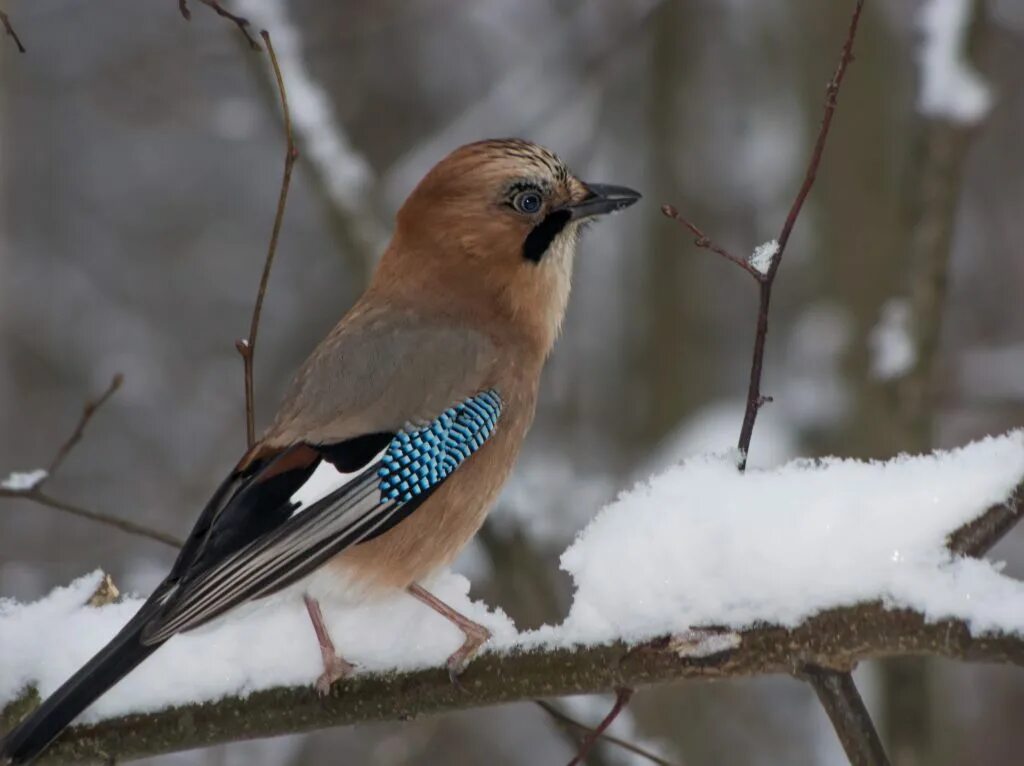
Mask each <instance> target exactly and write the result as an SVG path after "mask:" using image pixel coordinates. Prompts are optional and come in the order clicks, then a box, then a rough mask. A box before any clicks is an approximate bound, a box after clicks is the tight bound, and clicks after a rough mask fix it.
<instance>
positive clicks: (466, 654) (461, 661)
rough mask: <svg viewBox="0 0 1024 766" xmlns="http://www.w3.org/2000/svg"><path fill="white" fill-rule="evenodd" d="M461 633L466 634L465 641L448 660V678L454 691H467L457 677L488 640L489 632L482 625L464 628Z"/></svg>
mask: <svg viewBox="0 0 1024 766" xmlns="http://www.w3.org/2000/svg"><path fill="white" fill-rule="evenodd" d="M463 632H465V634H466V640H465V641H464V642H463V643H462V646H460V647H459V648H458V650H456V651H455V653H454V654H452V656H451V657H449V658H448V678H450V679H451V682H452V686H454V687H455V688H456V689H459V690H460V691H467V689H466V687H465V686H463V685H462V682H461V681H460V680H459V676H461V675H462V673H463V672H464V671H465V670H466V667H467V666H468V665H469V663H470V660H472V659H473V657H474V656H475V655H476V653H477V652H478V651H479V650H480V647H481V646H483V645H484V644H486V643H487V642H488V641H489V640H490V638H491V631H489V630H487V628H485V627H484V626H483V625H476V624H474V625H473V626H472V627H470V626H467V627H464V628H463Z"/></svg>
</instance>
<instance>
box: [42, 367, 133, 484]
mask: <svg viewBox="0 0 1024 766" xmlns="http://www.w3.org/2000/svg"><path fill="white" fill-rule="evenodd" d="M122 383H124V375H122V374H121V373H117V374H116V375H114V377H113V378H111V380H110V385H109V386H107V390H106V391H104V392H103V393H102V394H100V396H99V398H97V399H93V400H92V401H88V402H86V403H85V406H83V407H82V415H81V417H80V418H79V419H78V423H77V424H76V425H75V430H74V431H72V432H71V435H70V436H69V437H68V438H67V439H66V440H65V442H64V443H63V444H62V445H60V448H59V449H58V450H57V454H56V455H54V456H53V460H51V461H50V467H49V468H47V469H46V474H47V478H50V477H52V476H53V475H54V474H55V473H57V469H59V468H60V466H61V463H63V462H64V458H66V457H67V456H68V453H69V452H71V450H72V449H73V448H74V446H75V445H76V444H78V442H79V441H81V439H82V434H83V433H85V427H86V426H87V425H89V421H90V420H92V416H93V415H95V414H96V412H97V411H98V410H99V408H100V407H102V406H103V405H104V404H106V403H107V400H108V399H109V398H110V397H112V396H113V395H114V394H115V393H117V389H119V388H120V387H121V384H122ZM40 483H41V482H40ZM37 486H38V485H37Z"/></svg>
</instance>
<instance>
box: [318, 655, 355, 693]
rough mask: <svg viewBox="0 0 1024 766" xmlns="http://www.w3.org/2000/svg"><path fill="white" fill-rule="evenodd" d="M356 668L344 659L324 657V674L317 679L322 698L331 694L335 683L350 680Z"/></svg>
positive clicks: (335, 656)
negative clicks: (343, 679) (344, 679)
mask: <svg viewBox="0 0 1024 766" xmlns="http://www.w3.org/2000/svg"><path fill="white" fill-rule="evenodd" d="M355 669H356V666H355V665H353V664H352V663H351V662H348V661H347V660H345V659H344V658H342V657H338V656H337V655H334V656H332V657H327V656H326V655H324V672H323V673H321V674H320V675H319V677H318V678H317V679H316V684H315V686H316V692H317V694H319V695H320V696H321V697H326V696H327V695H328V694H330V693H331V686H332V685H333V684H334V682H335V681H340V680H341V679H342V678H348V677H349V676H350V675H352V673H353V671H355Z"/></svg>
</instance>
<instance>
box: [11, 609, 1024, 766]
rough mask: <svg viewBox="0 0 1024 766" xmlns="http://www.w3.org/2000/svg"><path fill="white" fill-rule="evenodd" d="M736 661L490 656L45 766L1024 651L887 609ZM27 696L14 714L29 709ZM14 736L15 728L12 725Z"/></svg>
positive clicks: (110, 728)
mask: <svg viewBox="0 0 1024 766" xmlns="http://www.w3.org/2000/svg"><path fill="white" fill-rule="evenodd" d="M739 635H740V639H741V640H740V644H739V645H738V646H737V647H736V648H735V649H733V650H731V651H728V652H724V653H722V654H719V655H715V656H711V657H703V658H699V657H680V656H679V655H678V654H677V653H676V652H675V651H673V650H672V649H671V648H670V643H671V642H670V640H669V637H664V638H663V639H661V640H659V641H654V642H651V643H648V644H645V645H643V646H641V647H628V646H626V645H624V644H621V643H616V644H611V645H608V646H591V647H582V648H576V649H557V650H536V651H528V652H513V653H511V654H506V655H499V654H495V653H485V654H483V655H482V656H480V657H478V658H477V659H476V660H474V661H473V663H472V664H471V665H470V666H469V668H468V669H467V670H466V673H465V674H464V675H463V676H462V683H463V685H464V687H465V691H462V690H459V689H456V688H455V687H453V686H452V684H451V681H450V680H449V679H448V675H447V672H446V671H445V670H443V669H439V668H438V669H431V670H421V671H415V672H406V673H392V674H379V675H361V676H357V677H355V678H352V679H349V680H346V681H343V682H339V683H337V684H335V686H334V687H333V688H332V691H331V694H330V696H328V697H320V696H319V695H318V694H317V692H316V691H315V690H314V689H313V688H312V686H304V687H293V688H277V689H270V690H266V691H261V692H255V693H253V694H251V695H249V696H247V697H245V698H244V699H242V698H238V697H229V698H226V699H223V700H221V701H219V702H214V703H205V704H195V705H187V706H183V707H178V708H172V709H169V710H164V711H161V712H159V713H152V714H147V715H129V716H124V717H121V718H116V719H111V720H108V721H103V722H100V723H97V724H93V725H88V726H76V727H74V728H72V729H69V730H67V731H66V732H65V733H64V734H63V735H61V737H60V738H59V739H58V740H57V741H56V742H55V743H54V745H53V747H52V748H51V750H49V751H48V752H47V753H46V754H45V755H44V756H43V758H42V759H41V762H45V763H69V762H75V763H81V762H92V761H100V760H104V761H105V760H106V759H108V758H109V757H111V756H116V757H117V758H118V760H127V759H131V758H140V757H144V756H150V755H156V754H159V753H167V752H174V751H178V750H186V749H191V748H196V747H206V746H209V745H214V744H218V743H222V742H229V741H234V740H241V739H252V738H257V737H269V736H276V735H281V734H288V733H296V732H303V731H312V730H315V729H320V728H325V727H329V726H340V725H347V724H353V723H359V722H364V721H378V720H400V719H406V718H410V717H413V716H419V715H424V714H435V713H443V712H447V711H453V710H462V709H467V708H474V707H481V706H484V705H493V704H498V703H508V702H516V701H524V700H528V699H532V698H534V697H552V696H562V695H567V694H597V693H605V692H610V691H613V690H615V689H618V688H621V687H622V686H623V685H627V686H629V687H639V686H645V685H650V684H662V683H667V682H672V681H679V680H684V679H720V678H742V677H750V676H756V675H764V674H769V673H792V672H793V670H794V668H797V667H799V666H804V665H807V664H814V665H818V666H821V667H836V666H838V667H841V668H849V667H851V666H852V665H853V664H855V663H856V662H859V661H861V660H866V659H876V658H880V657H890V656H905V655H921V654H930V655H935V656H941V657H947V658H950V659H959V660H967V661H977V662H999V663H1006V664H1012V665H1017V666H1022V667H1024V640H1022V639H1021V637H1020V636H1014V635H1003V634H996V635H988V636H983V637H976V636H972V635H971V634H970V631H969V629H968V628H967V626H966V625H965V624H963V623H962V622H958V621H956V620H942V621H939V622H928V621H927V620H926V619H925V618H924V617H923V616H922V615H920V614H917V613H915V612H912V611H908V610H887V609H885V608H884V607H883V606H882V605H881V604H879V603H870V604H860V605H857V606H851V607H844V608H839V609H833V610H830V611H828V612H824V613H821V614H818V615H816V616H814V617H812V618H810V619H808V620H807V621H805V622H804V623H802V624H801V625H799V626H797V627H795V628H792V629H788V628H783V627H778V626H765V627H757V628H752V629H750V630H747V631H743V632H741V633H740V634H739ZM32 694H33V692H28V693H26V695H25V696H24V697H23V698H22V699H20V700H18V701H17V702H16V703H13V704H12V706H9V710H12V711H13V709H14V708H18V709H19V711H20V712H21V713H25V712H27V710H26V708H29V707H31V705H30V704H27V703H26V700H27V699H28V698H29V697H30V696H31V695H32ZM0 717H2V718H5V719H6V720H2V721H0V724H2V725H3V726H5V727H7V726H9V725H11V724H13V722H14V716H13V715H11V714H8V713H5V714H4V715H3V716H0Z"/></svg>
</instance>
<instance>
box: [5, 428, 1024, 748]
mask: <svg viewBox="0 0 1024 766" xmlns="http://www.w3.org/2000/svg"><path fill="white" fill-rule="evenodd" d="M1022 507H1024V432H1020V431H1017V432H1012V433H1010V434H1007V435H1005V436H1002V437H999V438H993V439H987V440H984V441H981V442H978V443H975V444H972V445H970V446H968V447H965V448H963V449H960V450H956V451H953V452H939V453H935V454H934V455H930V456H926V457H901V458H897V459H895V460H892V461H889V462H886V463H865V462H859V461H854V460H839V459H828V460H823V461H795V462H793V463H790V464H788V465H786V466H783V467H782V468H779V469H775V470H769V471H758V470H748V471H747V472H746V473H745V474H744V473H741V472H739V471H738V470H737V469H736V467H735V464H734V463H733V462H731V461H729V460H725V459H718V458H713V457H703V458H697V459H694V460H690V461H687V462H686V463H684V464H683V465H680V466H677V467H675V468H673V469H670V470H669V471H667V472H666V473H664V474H662V475H660V476H658V477H656V478H654V479H652V480H650V481H649V482H647V483H644V484H642V485H640V486H638V487H637V488H635V489H634V490H632V491H631V492H629V493H626V494H624V495H623V496H622V497H621V498H620V499H619V500H618V501H616V502H614V503H612V504H611V505H609V506H608V507H606V508H605V509H604V510H603V511H602V512H601V513H600V514H599V515H598V516H597V518H596V519H595V520H594V521H593V522H592V523H591V525H590V526H589V527H588V528H587V529H586V530H585V531H584V532H583V533H582V534H581V535H580V536H579V538H578V539H577V540H576V542H575V543H573V545H572V546H570V548H569V549H568V550H567V551H566V553H565V554H564V555H563V558H562V566H563V568H565V569H566V570H568V571H569V572H570V574H571V575H572V576H573V578H574V580H575V584H576V594H575V598H574V602H573V605H572V608H571V610H570V613H569V615H568V617H567V618H566V620H565V621H564V622H563V623H562V624H561V625H558V626H546V627H544V628H541V629H539V630H537V631H530V632H524V633H520V632H517V631H516V629H515V627H514V625H513V624H512V622H511V621H510V620H509V619H508V618H507V617H506V616H505V615H504V614H502V613H501V612H500V611H491V610H489V609H488V608H487V607H486V606H485V605H483V604H481V603H479V602H473V601H471V600H470V599H469V597H468V582H467V581H466V580H465V579H464V578H462V577H460V576H458V575H454V574H444V575H441V576H439V577H438V579H437V581H436V582H435V583H433V584H432V588H433V589H434V591H435V592H437V593H438V594H439V595H440V596H441V597H442V598H444V599H445V600H447V601H449V603H451V604H452V605H453V606H454V607H455V608H457V609H459V610H460V611H463V612H464V613H466V614H468V615H469V616H470V617H471V618H472V619H474V620H479V621H481V622H483V623H484V624H486V625H487V626H488V627H489V628H490V629H491V630H492V631H493V632H494V635H495V637H494V639H493V640H492V641H491V643H490V645H489V647H488V651H487V652H486V653H485V654H483V655H482V656H481V657H480V658H479V659H477V660H475V661H474V662H473V663H472V664H471V665H470V667H469V669H468V670H467V671H466V674H465V675H464V676H463V677H462V679H461V680H462V683H463V685H464V686H465V688H466V691H462V690H460V689H457V688H455V687H453V686H452V685H451V683H450V682H449V680H448V676H447V673H446V672H445V670H444V669H443V668H444V659H445V657H446V656H447V655H448V653H449V652H450V651H451V650H452V649H453V648H454V647H455V646H456V645H457V644H458V642H459V641H460V637H459V636H458V635H457V631H455V630H454V629H453V628H452V627H451V626H450V625H449V624H448V623H446V622H445V621H444V620H443V619H441V618H440V617H438V616H436V615H433V614H431V613H428V612H425V611H424V610H423V609H422V607H420V606H419V605H418V604H417V603H416V602H415V601H414V600H413V599H411V598H407V597H405V596H404V595H402V596H397V597H396V598H395V599H394V600H392V601H388V602H384V603H372V604H361V605H355V606H352V605H345V606H344V608H340V607H339V606H337V605H336V606H335V607H334V608H332V606H331V605H330V604H327V603H325V605H324V607H325V608H324V612H325V615H326V616H327V619H328V621H329V623H330V625H329V627H330V629H331V631H332V632H333V633H334V634H335V635H339V636H345V637H346V646H345V649H344V650H345V653H346V655H347V656H351V657H352V658H353V659H354V660H355V661H356V662H357V663H358V666H359V668H360V672H359V673H358V674H357V675H356V676H355V677H354V678H352V679H350V680H348V681H345V682H343V683H340V684H338V685H336V686H335V687H334V689H333V690H332V693H331V696H330V697H328V698H327V699H325V700H321V699H320V698H319V697H318V696H317V694H316V692H315V691H314V690H313V688H312V682H313V679H314V678H315V677H316V675H317V673H318V672H319V665H318V661H319V654H318V652H317V648H316V642H315V641H313V640H312V639H311V637H310V636H309V635H308V632H309V631H308V625H306V624H305V621H304V614H303V613H302V603H301V600H300V599H297V598H291V597H289V596H290V595H293V594H282V595H281V596H280V597H276V598H271V599H267V600H266V601H264V602H261V603H260V604H258V605H254V606H253V607H251V608H248V609H243V610H241V613H238V612H236V613H234V614H232V615H231V616H230V617H228V618H226V619H222V620H219V621H217V622H216V623H214V624H212V625H211V626H209V627H207V628H205V629H201V630H199V631H195V632H193V633H188V634H184V635H180V636H177V637H175V638H174V639H172V640H171V641H170V642H168V644H167V645H166V646H164V647H163V648H161V650H160V651H159V652H157V653H156V654H155V655H154V656H153V657H152V658H151V659H150V660H149V661H148V662H146V663H144V664H143V665H142V666H140V667H139V668H138V669H137V670H136V671H134V672H133V673H132V674H130V675H129V676H128V677H127V678H126V679H125V680H124V681H123V682H122V683H121V684H119V685H118V686H116V687H115V688H114V689H113V690H111V691H110V692H109V693H108V694H107V695H105V696H104V697H103V698H101V699H100V700H99V702H97V703H96V705H94V706H93V707H92V708H90V709H89V710H88V711H87V712H86V713H85V714H84V716H83V717H82V719H81V720H82V722H83V725H80V726H77V727H75V728H73V729H71V730H69V731H68V732H67V733H66V734H65V735H63V736H62V738H61V739H60V740H59V741H58V742H57V744H56V746H55V747H54V749H53V750H52V752H51V753H50V754H49V755H48V757H49V758H51V759H55V760H69V759H74V760H79V759H84V760H88V759H91V758H96V757H99V756H100V755H101V754H103V755H107V756H109V755H111V754H116V755H117V757H118V758H131V757H139V756H143V755H151V754H155V753H160V752H169V751H174V750H181V749H186V748H192V747H199V746H204V745H209V744H213V743H216V742H223V741H229V740H234V739H240V738H245V737H252V736H271V735H274V734H283V733H286V732H297V731H306V730H310V729H315V728H320V727H325V726H333V725H341V724H348V723H354V722H357V721H365V720H380V719H395V718H402V717H407V716H410V715H417V714H421V713H430V712H441V711H445V710H454V709H460V708H466V707H475V706H480V705H486V704H494V703H499V702H509V701H514V700H526V699H533V698H536V697H548V696H557V695H565V694H579V693H595V692H607V691H611V690H615V689H619V688H623V687H635V686H638V685H644V684H653V683H663V682H666V681H671V680H677V679H681V678H703V677H727V676H728V677H736V676H749V675H758V674H764V673H779V672H783V673H793V672H798V671H799V669H800V668H803V667H806V666H811V665H812V666H816V667H820V668H826V669H835V670H843V671H845V670H848V669H849V668H851V667H852V666H853V665H855V664H856V663H857V662H858V661H860V660H863V659H868V658H875V657H884V656H893V655H904V654H934V655H938V656H944V657H950V658H957V659H963V660H968V661H986V662H1005V663H1012V664H1017V665H1024V584H1021V583H1020V582H1018V581H1016V580H1013V579H1010V578H1008V577H1006V576H1004V575H1003V574H1002V573H1001V572H1000V567H999V565H998V564H995V563H991V562H988V561H982V560H977V559H973V558H968V557H966V556H971V555H981V554H983V553H984V552H985V551H986V550H987V549H988V548H989V547H990V546H991V545H992V544H994V543H995V541H996V540H997V539H998V538H999V537H1000V536H1001V535H1002V534H1004V533H1005V532H1006V531H1007V530H1008V529H1009V528H1010V527H1011V526H1012V525H1013V523H1015V522H1016V520H1017V519H1018V518H1019V516H1020V514H1021V512H1022ZM613 563H614V565H613V566H612V565H611V564H613ZM100 578H101V575H100V574H99V573H95V574H93V575H89V576H87V577H84V578H82V579H80V580H78V581H77V582H75V583H73V584H72V585H71V586H69V587H67V588H61V589H58V590H56V591H54V592H53V593H52V594H51V595H50V596H48V597H46V598H45V599H43V600H41V601H39V602H35V603H32V604H25V605H22V604H16V603H13V602H5V603H3V604H2V605H0V708H4V706H6V708H5V709H4V712H3V713H2V714H0V729H2V728H7V727H9V726H10V725H11V724H12V723H13V722H14V720H15V719H16V718H18V717H20V716H21V715H23V714H24V713H25V712H26V711H27V709H29V708H31V707H32V706H33V705H34V704H37V700H38V697H39V696H40V695H42V696H45V695H47V694H49V693H50V692H51V691H52V690H53V689H54V688H55V687H56V686H57V685H58V684H59V683H61V682H62V681H63V680H64V678H66V677H67V676H68V675H69V674H70V673H71V672H73V671H74V670H75V669H76V668H77V667H78V666H79V665H80V664H81V663H82V662H83V661H84V660H85V659H87V658H88V656H89V655H90V654H91V653H92V652H94V651H95V650H96V649H98V648H99V647H100V646H102V645H103V643H104V642H106V641H107V640H108V639H109V637H110V636H111V635H112V634H113V633H114V632H115V631H116V630H117V629H118V628H119V627H120V626H121V625H122V624H123V623H124V622H125V621H126V620H128V619H129V617H130V616H131V615H132V613H133V612H134V611H135V610H136V609H137V608H138V606H139V604H140V603H141V600H140V599H138V598H129V599H125V600H122V601H120V602H117V603H114V604H110V605H107V606H104V607H101V608H94V607H89V606H85V602H86V601H87V600H88V599H89V596H90V594H91V593H92V592H93V590H94V589H95V587H96V585H97V583H98V582H99V580H100ZM69 636H73V637H74V640H73V641H69V640H68V637H69ZM240 647H245V651H240ZM170 675H173V677H174V678H175V683H174V684H167V683H166V682H165V681H166V679H167V678H168V677H169V676H170Z"/></svg>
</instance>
